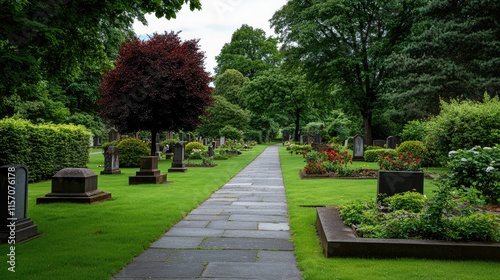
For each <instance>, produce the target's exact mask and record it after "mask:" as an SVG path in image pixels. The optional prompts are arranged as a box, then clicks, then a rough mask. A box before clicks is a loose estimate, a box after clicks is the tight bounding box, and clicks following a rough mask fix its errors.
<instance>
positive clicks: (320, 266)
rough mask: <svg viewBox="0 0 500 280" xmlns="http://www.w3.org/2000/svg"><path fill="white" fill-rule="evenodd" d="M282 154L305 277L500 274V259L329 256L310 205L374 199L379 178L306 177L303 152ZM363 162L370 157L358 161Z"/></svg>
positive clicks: (427, 186)
mask: <svg viewBox="0 0 500 280" xmlns="http://www.w3.org/2000/svg"><path fill="white" fill-rule="evenodd" d="M280 159H281V167H282V171H283V177H284V182H285V188H286V195H287V200H288V211H289V216H290V227H291V231H292V234H293V242H294V245H295V254H296V257H297V261H298V265H299V268H300V270H301V271H302V272H303V277H304V279H306V280H307V279H313V280H321V279H325V280H331V279H405V280H409V279H419V280H420V279H498V277H499V275H500V265H499V264H498V263H495V262H472V261H438V260H417V259H386V260H378V259H355V258H342V259H339V258H329V259H327V258H325V257H324V255H323V251H322V248H321V246H320V240H319V238H318V236H317V233H316V226H315V223H316V209H315V208H314V207H310V206H316V205H339V204H344V203H346V202H350V201H355V200H373V199H375V197H376V189H377V182H376V180H374V179H367V180H354V179H305V180H301V179H300V178H299V170H300V169H302V168H303V167H304V165H305V163H304V161H303V159H302V157H301V156H300V155H293V156H291V155H290V153H289V152H287V151H286V150H285V148H284V147H283V148H280ZM363 164H366V163H355V165H363ZM367 165H370V164H367ZM433 171H434V172H436V171H435V170H433ZM437 171H439V172H443V171H445V169H438V170H437ZM435 189H436V186H435V185H434V184H433V182H432V181H430V180H426V181H425V186H424V190H425V194H426V195H427V196H428V197H432V191H433V190H435Z"/></svg>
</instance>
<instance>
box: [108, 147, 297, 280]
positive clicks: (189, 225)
mask: <svg viewBox="0 0 500 280" xmlns="http://www.w3.org/2000/svg"><path fill="white" fill-rule="evenodd" d="M278 147H279V146H271V147H268V148H267V149H266V150H265V151H264V152H263V153H262V154H261V155H259V156H258V157H257V158H256V159H255V160H254V161H253V162H252V163H250V164H249V165H248V166H247V167H245V169H243V170H242V171H241V172H240V173H238V174H237V175H236V176H235V177H233V178H232V179H231V180H230V181H229V182H228V183H227V184H225V185H224V186H223V187H222V188H221V189H219V190H218V191H217V192H215V193H214V194H213V195H212V196H211V197H210V198H209V199H208V200H206V201H205V202H204V203H202V204H201V205H200V206H199V207H198V208H196V209H195V210H193V211H192V212H191V213H189V215H187V216H186V217H185V218H184V219H183V220H182V221H180V222H179V223H178V224H176V225H175V226H174V227H172V228H171V229H170V230H169V231H168V232H167V233H165V234H164V235H163V236H162V237H161V238H160V239H159V240H158V241H156V242H154V243H152V244H151V248H149V249H148V250H146V251H145V252H144V253H143V254H142V255H140V256H138V257H137V258H136V259H135V260H134V261H133V262H132V263H130V264H129V265H127V266H126V267H125V268H124V269H122V271H120V272H119V273H118V274H116V275H115V276H114V277H113V278H112V279H114V280H121V279H123V280H125V279H128V280H130V279H186V278H195V279H212V280H213V279H287V280H288V279H302V278H301V274H300V272H299V270H298V269H297V263H296V260H295V256H294V253H293V243H292V242H291V241H290V240H289V239H290V237H291V236H290V231H289V224H288V217H287V204H286V197H285V188H284V185H283V177H282V175H281V168H280V162H279V157H278Z"/></svg>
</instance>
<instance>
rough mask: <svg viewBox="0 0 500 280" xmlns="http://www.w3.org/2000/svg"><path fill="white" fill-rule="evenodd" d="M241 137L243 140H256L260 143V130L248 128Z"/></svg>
mask: <svg viewBox="0 0 500 280" xmlns="http://www.w3.org/2000/svg"><path fill="white" fill-rule="evenodd" d="M243 139H244V140H245V142H248V141H256V142H257V143H259V144H260V143H262V132H260V131H258V130H248V131H247V132H245V134H243Z"/></svg>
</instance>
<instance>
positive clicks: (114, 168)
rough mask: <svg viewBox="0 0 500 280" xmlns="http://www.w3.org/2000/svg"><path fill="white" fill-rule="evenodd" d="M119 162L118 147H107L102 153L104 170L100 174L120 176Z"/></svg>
mask: <svg viewBox="0 0 500 280" xmlns="http://www.w3.org/2000/svg"><path fill="white" fill-rule="evenodd" d="M120 173H121V171H120V161H119V158H118V147H116V146H109V147H108V148H107V149H106V152H104V170H103V171H101V174H120Z"/></svg>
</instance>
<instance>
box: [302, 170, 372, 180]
mask: <svg viewBox="0 0 500 280" xmlns="http://www.w3.org/2000/svg"><path fill="white" fill-rule="evenodd" d="M377 172H378V170H374V169H361V170H357V171H353V172H352V173H351V174H350V175H349V176H345V175H337V174H336V173H335V172H329V173H324V174H307V173H306V172H305V171H304V170H303V169H301V170H300V171H299V176H300V179H319V178H330V179H331V178H334V179H376V178H377Z"/></svg>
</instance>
